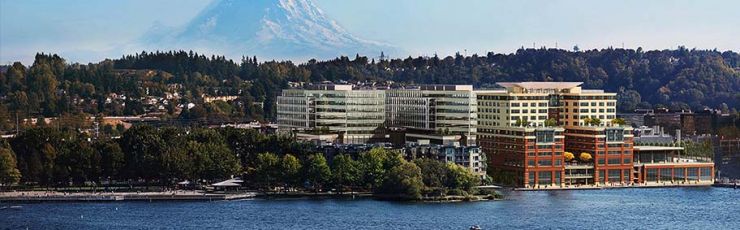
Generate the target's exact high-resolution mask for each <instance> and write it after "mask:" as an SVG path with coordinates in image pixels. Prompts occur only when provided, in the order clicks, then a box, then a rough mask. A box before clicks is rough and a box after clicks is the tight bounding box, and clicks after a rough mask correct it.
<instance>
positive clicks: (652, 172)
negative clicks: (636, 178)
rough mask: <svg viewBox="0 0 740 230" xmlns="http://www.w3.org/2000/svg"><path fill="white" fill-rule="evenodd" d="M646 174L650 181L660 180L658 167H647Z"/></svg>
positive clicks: (647, 179) (646, 178)
mask: <svg viewBox="0 0 740 230" xmlns="http://www.w3.org/2000/svg"><path fill="white" fill-rule="evenodd" d="M646 171H647V173H646V174H645V180H646V181H648V182H657V181H658V169H647V170H646Z"/></svg>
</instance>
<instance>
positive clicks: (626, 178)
mask: <svg viewBox="0 0 740 230" xmlns="http://www.w3.org/2000/svg"><path fill="white" fill-rule="evenodd" d="M630 173H631V172H630V170H629V169H625V170H622V181H624V182H625V183H627V182H630Z"/></svg>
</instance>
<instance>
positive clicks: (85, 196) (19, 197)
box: [0, 190, 256, 201]
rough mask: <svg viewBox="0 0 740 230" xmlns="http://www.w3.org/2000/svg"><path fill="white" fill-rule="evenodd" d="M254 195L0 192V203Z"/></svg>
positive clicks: (242, 195)
mask: <svg viewBox="0 0 740 230" xmlns="http://www.w3.org/2000/svg"><path fill="white" fill-rule="evenodd" d="M255 196H256V194H255V193H251V192H243V193H203V192H198V191H179V190H178V191H169V192H95V193H93V192H55V191H14V192H0V201H158V200H203V201H212V200H236V199H245V198H251V197H255Z"/></svg>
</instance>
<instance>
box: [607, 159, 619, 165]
mask: <svg viewBox="0 0 740 230" xmlns="http://www.w3.org/2000/svg"><path fill="white" fill-rule="evenodd" d="M618 164H619V158H609V165H618Z"/></svg>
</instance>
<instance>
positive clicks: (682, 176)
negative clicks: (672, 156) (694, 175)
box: [673, 168, 686, 181]
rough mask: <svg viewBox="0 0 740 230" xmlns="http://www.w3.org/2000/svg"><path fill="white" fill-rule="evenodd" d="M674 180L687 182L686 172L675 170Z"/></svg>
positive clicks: (680, 169) (679, 169)
mask: <svg viewBox="0 0 740 230" xmlns="http://www.w3.org/2000/svg"><path fill="white" fill-rule="evenodd" d="M673 179H674V180H676V181H684V180H686V170H685V169H684V168H675V169H673Z"/></svg>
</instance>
